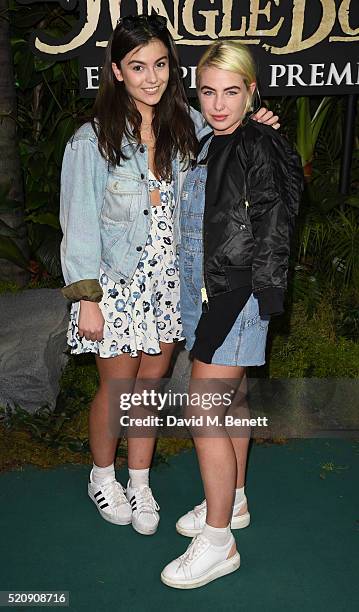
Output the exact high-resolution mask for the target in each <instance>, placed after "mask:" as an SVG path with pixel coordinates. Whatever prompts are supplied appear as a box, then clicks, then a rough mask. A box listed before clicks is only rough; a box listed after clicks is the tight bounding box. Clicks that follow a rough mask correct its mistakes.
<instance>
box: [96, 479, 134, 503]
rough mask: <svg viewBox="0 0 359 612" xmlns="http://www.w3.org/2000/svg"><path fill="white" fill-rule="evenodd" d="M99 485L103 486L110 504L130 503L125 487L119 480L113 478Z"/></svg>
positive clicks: (102, 489)
mask: <svg viewBox="0 0 359 612" xmlns="http://www.w3.org/2000/svg"><path fill="white" fill-rule="evenodd" d="M98 486H99V487H101V491H102V492H103V494H104V496H105V498H106V501H107V503H108V504H109V505H112V504H113V505H117V504H128V500H127V497H126V495H125V489H124V488H123V486H122V485H121V483H120V482H118V481H117V480H112V481H111V482H106V483H105V484H102V485H98Z"/></svg>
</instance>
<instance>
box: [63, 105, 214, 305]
mask: <svg viewBox="0 0 359 612" xmlns="http://www.w3.org/2000/svg"><path fill="white" fill-rule="evenodd" d="M190 112H191V117H192V119H193V121H194V124H195V127H196V134H197V137H198V139H200V138H201V137H202V136H203V135H204V134H205V133H206V131H208V130H209V129H210V128H209V127H208V126H207V125H206V123H205V121H204V119H203V117H202V115H201V114H200V113H199V112H198V111H196V110H195V109H193V108H191V109H190ZM122 148H123V150H124V153H125V155H126V157H128V159H127V160H125V161H123V162H121V165H118V166H115V167H114V166H111V165H109V163H108V162H107V161H106V160H105V159H104V158H103V157H102V155H101V154H100V152H99V149H98V143H97V137H96V134H95V132H94V130H93V128H92V125H91V123H85V124H84V125H83V126H82V127H81V128H80V129H79V130H78V131H77V132H76V133H75V135H74V136H73V137H72V138H71V139H70V140H69V142H68V143H67V145H66V149H65V154H64V159H63V164H62V172H61V196H60V224H61V228H62V231H63V239H62V242H61V264H62V271H63V275H64V279H65V284H66V286H65V287H64V288H63V289H62V293H63V295H64V296H65V297H66V298H68V299H69V300H71V301H77V300H80V299H87V300H90V301H96V302H99V301H100V300H101V298H102V289H101V286H100V283H99V280H98V279H99V274H100V268H101V269H102V270H104V272H106V274H108V276H109V277H110V278H111V279H112V280H114V281H116V282H118V283H120V284H121V285H122V286H123V287H126V286H127V285H128V284H129V283H130V281H131V279H132V277H133V275H134V273H135V270H136V267H137V264H138V262H139V260H140V259H141V256H142V253H143V250H144V248H145V245H146V242H147V238H148V235H149V232H150V219H151V217H150V215H151V204H150V199H149V191H148V151H147V147H146V146H145V145H140V146H139V145H138V144H137V143H136V142H135V141H134V140H133V141H130V140H128V139H127V138H125V137H124V139H123V142H122ZM172 174H173V182H174V197H175V212H174V241H175V244H178V242H179V199H180V192H181V187H182V184H183V181H184V178H185V175H186V171H185V168H184V166H183V165H182V164H181V162H180V155H179V154H178V155H177V156H176V158H175V159H174V161H173V164H172Z"/></svg>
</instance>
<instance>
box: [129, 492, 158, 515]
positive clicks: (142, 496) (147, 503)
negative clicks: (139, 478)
mask: <svg viewBox="0 0 359 612" xmlns="http://www.w3.org/2000/svg"><path fill="white" fill-rule="evenodd" d="M135 495H136V503H137V510H138V512H139V513H141V512H145V513H147V514H154V513H155V512H157V511H158V510H159V509H160V507H159V505H158V503H157V502H156V500H155V499H154V497H153V495H152V491H151V489H150V487H143V488H142V489H136V490H135Z"/></svg>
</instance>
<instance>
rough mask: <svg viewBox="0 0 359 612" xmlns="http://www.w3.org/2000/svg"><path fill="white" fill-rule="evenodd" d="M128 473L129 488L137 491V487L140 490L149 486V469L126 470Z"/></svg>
mask: <svg viewBox="0 0 359 612" xmlns="http://www.w3.org/2000/svg"><path fill="white" fill-rule="evenodd" d="M128 473H129V475H130V487H132V488H133V489H137V488H138V487H139V488H140V489H141V488H142V487H146V486H147V487H148V486H149V474H150V468H145V469H144V470H132V469H131V468H128Z"/></svg>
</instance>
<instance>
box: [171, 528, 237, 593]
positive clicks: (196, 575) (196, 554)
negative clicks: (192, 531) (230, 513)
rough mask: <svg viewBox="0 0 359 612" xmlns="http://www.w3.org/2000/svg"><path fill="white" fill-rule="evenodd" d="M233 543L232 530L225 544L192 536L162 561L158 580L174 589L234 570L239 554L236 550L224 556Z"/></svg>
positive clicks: (202, 582) (211, 578) (201, 536)
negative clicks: (173, 556) (180, 549)
mask: <svg viewBox="0 0 359 612" xmlns="http://www.w3.org/2000/svg"><path fill="white" fill-rule="evenodd" d="M233 544H235V539H234V537H233V535H232V534H231V539H230V542H229V543H228V544H226V545H225V546H214V545H213V544H211V542H210V541H209V540H208V539H207V538H206V537H205V536H204V535H202V534H200V535H198V536H196V537H195V538H193V540H192V542H191V543H190V545H189V547H188V548H187V550H186V552H185V553H184V554H183V555H181V556H180V557H178V559H175V560H174V561H172V562H171V563H169V564H168V565H166V567H165V568H164V570H163V571H162V574H161V580H162V582H164V583H165V584H167V586H170V587H174V588H176V589H195V588H197V587H200V586H204V585H205V584H207V583H208V582H211V581H212V580H215V579H216V578H220V577H221V576H225V575H226V574H230V573H231V572H234V571H235V570H237V569H238V568H239V566H240V556H239V553H238V552H237V551H236V552H235V553H234V555H233V556H232V557H229V558H228V555H229V552H230V550H231V548H232V546H233Z"/></svg>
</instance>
